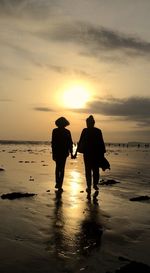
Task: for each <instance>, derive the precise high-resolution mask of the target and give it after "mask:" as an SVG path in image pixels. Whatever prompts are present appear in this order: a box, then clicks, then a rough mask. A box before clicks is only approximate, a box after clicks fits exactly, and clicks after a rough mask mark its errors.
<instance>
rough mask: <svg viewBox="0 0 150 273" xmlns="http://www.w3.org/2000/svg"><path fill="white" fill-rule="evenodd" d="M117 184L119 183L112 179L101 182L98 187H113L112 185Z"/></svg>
mask: <svg viewBox="0 0 150 273" xmlns="http://www.w3.org/2000/svg"><path fill="white" fill-rule="evenodd" d="M117 183H120V182H118V181H116V180H114V179H108V180H106V181H105V180H103V181H101V182H100V185H114V184H117Z"/></svg>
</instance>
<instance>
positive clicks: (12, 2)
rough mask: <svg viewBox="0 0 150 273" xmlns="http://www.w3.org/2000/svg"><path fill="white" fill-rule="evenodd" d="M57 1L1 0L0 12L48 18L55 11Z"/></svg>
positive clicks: (9, 14)
mask: <svg viewBox="0 0 150 273" xmlns="http://www.w3.org/2000/svg"><path fill="white" fill-rule="evenodd" d="M56 2H57V1H54V0H51V1H47V0H1V1H0V14H1V15H2V16H3V15H8V16H17V17H20V18H21V17H22V16H23V17H24V16H28V17H29V16H30V17H32V19H33V17H34V18H41V19H44V18H47V17H48V16H49V15H50V13H51V11H54V9H55V7H56V6H57V5H56Z"/></svg>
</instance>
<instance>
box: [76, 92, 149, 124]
mask: <svg viewBox="0 0 150 273" xmlns="http://www.w3.org/2000/svg"><path fill="white" fill-rule="evenodd" d="M79 112H85V113H94V114H101V115H105V116H109V117H111V118H112V117H113V118H117V119H120V120H127V121H134V122H136V124H137V126H139V127H140V126H143V127H145V126H150V97H147V98H146V97H129V98H124V99H118V98H113V97H112V98H106V99H102V98H98V99H96V100H94V101H92V102H89V103H88V104H87V108H86V109H79Z"/></svg>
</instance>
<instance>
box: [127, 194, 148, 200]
mask: <svg viewBox="0 0 150 273" xmlns="http://www.w3.org/2000/svg"><path fill="white" fill-rule="evenodd" d="M147 200H150V196H148V195H141V196H137V197H133V198H130V201H147Z"/></svg>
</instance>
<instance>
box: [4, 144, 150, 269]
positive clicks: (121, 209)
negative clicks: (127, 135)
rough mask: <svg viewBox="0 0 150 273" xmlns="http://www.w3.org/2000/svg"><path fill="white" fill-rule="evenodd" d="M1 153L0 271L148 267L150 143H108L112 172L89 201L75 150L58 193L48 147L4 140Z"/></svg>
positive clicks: (108, 173) (106, 174) (103, 178)
mask: <svg viewBox="0 0 150 273" xmlns="http://www.w3.org/2000/svg"><path fill="white" fill-rule="evenodd" d="M0 155H1V159H0V195H1V197H2V196H3V195H4V196H5V197H7V198H5V199H2V198H1V199H0V202H1V205H0V215H1V224H0V240H1V245H0V252H1V263H0V272H2V273H5V272H7V273H10V272H24V273H26V272H29V271H31V272H33V273H37V272H38V273H40V272H42V273H43V272H44V273H48V272H50V271H51V270H52V269H53V272H54V273H55V272H57V273H59V272H75V273H77V272H82V271H83V272H88V273H91V272H96V273H97V272H98V273H100V272H101V273H106V272H110V273H119V272H120V273H121V272H125V273H126V272H127V270H128V271H129V270H130V271H131V272H139V271H138V270H139V269H140V273H141V272H142V273H148V272H149V267H148V266H150V262H149V243H150V239H149V238H150V236H149V205H150V202H149V196H150V190H149V179H150V173H149V160H150V150H149V147H144V146H143V147H140V148H139V147H131V148H130V147H128V148H127V147H125V146H124V147H121V146H117V145H116V146H115V145H110V146H109V147H107V158H108V159H109V161H110V163H111V170H110V171H106V172H102V171H101V181H100V183H99V191H95V190H93V189H92V192H91V195H90V196H89V198H87V197H88V196H87V192H86V190H85V189H86V182H85V176H84V165H83V161H82V155H80V154H79V155H78V157H77V159H75V160H71V159H70V158H68V160H67V165H66V170H65V178H64V186H63V188H64V191H63V192H59V191H55V188H54V186H55V183H54V182H55V181H54V167H55V166H54V162H53V161H52V159H51V154H50V153H49V146H47V145H27V144H24V145H11V144H9V145H1V146H0ZM8 193H9V194H12V195H6V194H8ZM13 193H14V194H13ZM15 193H17V194H18V195H15ZM30 194H31V195H30ZM32 194H33V195H32ZM18 196H19V197H20V198H18ZM9 197H10V198H9ZM11 197H15V198H12V199H13V200H11ZM27 197H28V198H27ZM132 200H133V201H132ZM125 270H126V271H125ZM130 271H129V272H130Z"/></svg>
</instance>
